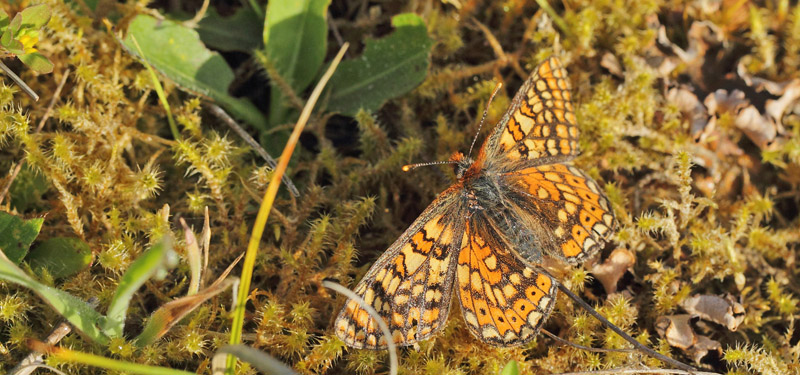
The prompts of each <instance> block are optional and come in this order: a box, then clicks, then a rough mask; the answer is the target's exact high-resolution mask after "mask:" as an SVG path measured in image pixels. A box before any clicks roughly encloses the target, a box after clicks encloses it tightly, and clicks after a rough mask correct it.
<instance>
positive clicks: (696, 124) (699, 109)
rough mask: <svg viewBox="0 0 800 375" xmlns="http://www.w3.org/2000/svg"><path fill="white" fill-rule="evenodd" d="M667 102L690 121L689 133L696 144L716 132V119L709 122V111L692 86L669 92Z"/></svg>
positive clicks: (677, 88) (678, 87)
mask: <svg viewBox="0 0 800 375" xmlns="http://www.w3.org/2000/svg"><path fill="white" fill-rule="evenodd" d="M667 100H668V101H669V102H670V103H672V104H674V105H675V106H676V107H678V110H680V111H681V113H683V114H684V116H685V117H686V118H687V120H689V122H690V126H689V132H690V134H692V136H693V137H694V139H695V141H696V142H700V141H703V140H705V138H707V137H708V135H709V134H710V133H711V132H713V131H714V124H715V123H716V122H715V121H714V117H711V121H709V116H708V111H707V110H706V107H704V106H703V103H701V102H700V100H699V99H697V95H695V93H694V92H693V91H692V90H691V88H690V86H687V85H680V86H677V87H673V88H670V89H669V91H667Z"/></svg>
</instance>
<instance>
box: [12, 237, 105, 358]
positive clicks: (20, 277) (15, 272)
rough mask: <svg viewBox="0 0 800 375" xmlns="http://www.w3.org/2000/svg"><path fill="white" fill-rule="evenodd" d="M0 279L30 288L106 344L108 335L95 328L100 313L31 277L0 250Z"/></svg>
mask: <svg viewBox="0 0 800 375" xmlns="http://www.w3.org/2000/svg"><path fill="white" fill-rule="evenodd" d="M0 279H2V280H6V281H8V282H10V283H14V284H17V285H21V286H24V287H26V288H28V289H30V290H31V291H33V292H34V293H36V294H37V295H38V296H39V297H40V298H41V299H42V300H44V301H45V302H47V304H49V305H50V306H51V307H52V308H53V309H54V310H56V311H57V312H58V313H59V314H61V315H62V316H63V317H64V318H65V319H67V320H68V321H69V322H70V323H71V324H72V326H73V327H75V328H76V329H77V330H79V331H81V332H83V334H84V335H85V336H86V337H88V338H90V339H91V340H93V341H95V342H96V343H98V344H101V345H106V344H108V341H109V338H108V336H106V335H104V334H103V333H102V332H100V330H99V329H98V328H97V324H98V323H99V322H100V321H102V320H103V316H102V315H101V314H100V313H98V312H97V311H95V310H94V309H93V308H92V307H91V306H90V305H89V304H87V303H86V302H83V301H81V300H80V299H79V298H77V297H75V296H73V295H71V294H69V293H67V292H64V291H62V290H59V289H56V288H53V287H50V286H47V285H44V284H42V283H40V282H38V281H36V280H34V279H32V278H31V277H30V276H28V275H27V274H25V272H23V271H22V270H21V269H20V268H19V267H17V266H16V265H14V263H12V262H11V261H10V260H9V259H8V258H7V257H6V256H5V255H3V254H2V252H0Z"/></svg>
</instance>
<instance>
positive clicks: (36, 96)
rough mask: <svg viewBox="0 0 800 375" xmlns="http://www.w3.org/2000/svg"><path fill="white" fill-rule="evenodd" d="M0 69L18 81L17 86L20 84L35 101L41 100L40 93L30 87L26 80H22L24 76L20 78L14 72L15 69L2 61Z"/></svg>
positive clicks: (15, 81)
mask: <svg viewBox="0 0 800 375" xmlns="http://www.w3.org/2000/svg"><path fill="white" fill-rule="evenodd" d="M0 70H2V71H3V72H4V73H6V75H7V76H8V78H11V80H12V81H14V83H16V84H17V86H19V87H20V88H21V89H22V91H24V92H25V93H26V94H28V96H30V97H31V98H33V101H36V102H38V101H39V95H38V94H36V92H35V91H33V89H32V88H30V86H28V85H27V84H26V83H25V81H23V80H22V78H19V76H18V75H17V74H16V73H14V71H13V70H11V68H9V67H8V66H6V64H3V62H2V61H0Z"/></svg>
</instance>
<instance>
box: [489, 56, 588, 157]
mask: <svg viewBox="0 0 800 375" xmlns="http://www.w3.org/2000/svg"><path fill="white" fill-rule="evenodd" d="M481 152H482V155H481V157H479V160H481V161H482V162H483V163H485V165H486V168H496V169H498V170H501V171H509V170H513V169H521V168H524V167H526V166H535V165H541V164H548V163H553V162H564V161H568V160H571V159H572V158H574V157H575V156H576V155H577V154H578V124H577V119H576V117H575V111H574V108H573V106H572V94H571V91H570V84H569V81H568V80H567V73H566V70H565V69H564V67H563V66H562V65H561V62H560V61H559V60H558V58H555V57H551V58H549V59H547V60H545V61H544V62H542V63H541V64H540V65H539V66H538V67H537V68H536V70H535V71H534V72H533V73H532V74H531V76H530V78H528V80H527V81H525V83H524V84H523V85H522V87H521V88H520V89H519V92H517V95H516V96H515V97H514V99H513V100H512V102H511V106H510V107H509V109H508V111H507V112H506V113H505V115H504V116H503V118H502V119H501V121H500V123H499V124H498V125H497V126H496V127H495V129H494V132H493V133H492V134H491V135H490V136H489V138H488V139H487V140H486V142H485V143H484V146H483V149H482V150H481Z"/></svg>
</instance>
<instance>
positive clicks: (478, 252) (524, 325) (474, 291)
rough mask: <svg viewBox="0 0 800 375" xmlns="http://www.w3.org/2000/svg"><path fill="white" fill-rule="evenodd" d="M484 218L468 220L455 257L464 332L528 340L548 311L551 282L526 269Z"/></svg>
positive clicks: (510, 341)
mask: <svg viewBox="0 0 800 375" xmlns="http://www.w3.org/2000/svg"><path fill="white" fill-rule="evenodd" d="M490 220H491V219H489V218H488V217H486V216H485V215H483V214H481V213H478V214H475V215H473V216H472V217H471V218H470V219H469V224H468V225H467V228H466V231H465V239H464V241H463V244H462V247H461V250H460V252H459V255H458V270H457V272H456V277H457V278H458V297H459V301H460V302H461V311H462V313H463V314H464V321H466V323H467V326H468V327H469V330H470V332H472V334H474V335H475V336H476V337H478V338H479V339H480V340H481V341H483V342H486V343H490V344H493V345H497V346H504V347H509V346H516V345H521V344H524V343H526V342H528V341H530V340H531V339H532V338H533V337H534V336H535V335H536V333H537V332H538V331H539V329H540V328H541V326H542V324H543V323H544V322H545V320H546V319H547V317H548V316H549V314H550V311H551V310H552V309H553V305H554V302H555V297H556V283H555V282H554V281H553V279H552V278H551V277H550V276H549V275H547V273H545V272H544V271H542V270H540V269H537V268H534V267H528V266H526V265H525V264H523V263H522V262H521V261H520V260H519V259H517V258H516V257H515V256H514V255H513V254H512V253H511V249H510V246H511V244H510V243H509V242H508V241H507V240H506V239H504V236H503V234H501V233H498V232H496V231H495V229H494V226H492V223H491V221H490Z"/></svg>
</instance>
